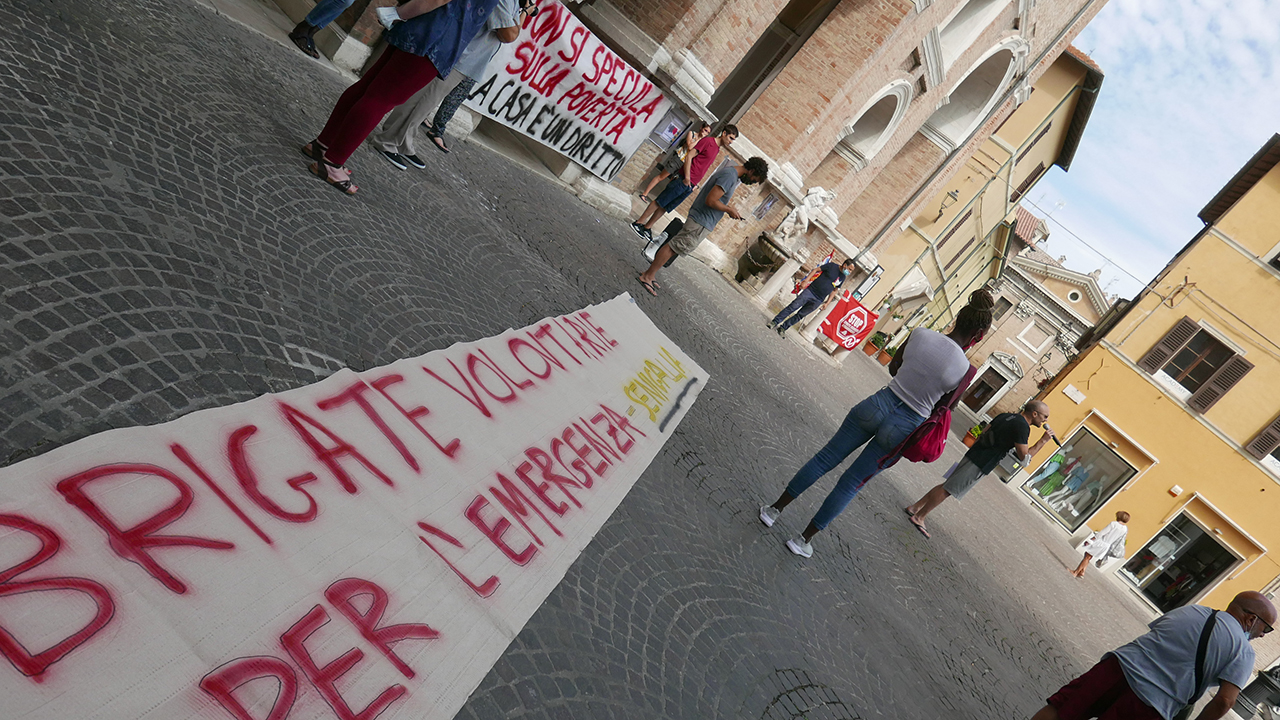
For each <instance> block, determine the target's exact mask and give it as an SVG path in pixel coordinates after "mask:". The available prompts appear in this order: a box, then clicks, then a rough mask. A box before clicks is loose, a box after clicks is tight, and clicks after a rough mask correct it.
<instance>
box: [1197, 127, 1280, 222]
mask: <svg viewBox="0 0 1280 720" xmlns="http://www.w3.org/2000/svg"><path fill="white" fill-rule="evenodd" d="M1277 163H1280V133H1276V134H1275V135H1272V136H1271V139H1270V140H1268V141H1267V142H1266V144H1264V145H1263V146H1262V149H1260V150H1258V152H1256V153H1254V154H1253V157H1251V158H1249V162H1247V163H1245V164H1244V167H1242V168H1240V171H1239V172H1237V173H1236V174H1235V176H1234V177H1232V178H1231V180H1229V181H1228V182H1227V184H1226V185H1224V186H1223V187H1222V189H1221V190H1219V191H1218V194H1217V195H1214V196H1213V199H1212V200H1210V201H1209V204H1208V205H1205V206H1204V209H1203V210H1201V211H1200V215H1199V217H1200V220H1201V221H1203V222H1204V224H1206V225H1212V224H1214V223H1215V222H1217V221H1218V218H1220V217H1222V215H1223V214H1224V213H1226V212H1227V210H1230V209H1231V206H1232V205H1235V204H1236V201H1238V200H1239V199H1240V198H1241V197H1243V196H1244V194H1245V193H1247V192H1249V190H1251V189H1252V188H1253V186H1254V185H1256V184H1258V181H1259V180H1261V179H1262V177H1263V176H1264V175H1266V174H1267V173H1269V172H1271V168H1273V167H1275V166H1276V164H1277Z"/></svg>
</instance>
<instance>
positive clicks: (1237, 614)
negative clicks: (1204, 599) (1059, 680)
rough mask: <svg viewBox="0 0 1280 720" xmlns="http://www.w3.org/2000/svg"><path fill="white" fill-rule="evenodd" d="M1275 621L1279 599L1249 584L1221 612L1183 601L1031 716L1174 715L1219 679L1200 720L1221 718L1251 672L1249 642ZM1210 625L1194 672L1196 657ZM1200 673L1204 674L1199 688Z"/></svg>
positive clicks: (1108, 718) (1061, 719)
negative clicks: (1214, 692)
mask: <svg viewBox="0 0 1280 720" xmlns="http://www.w3.org/2000/svg"><path fill="white" fill-rule="evenodd" d="M1211 617H1212V620H1210V618H1211ZM1275 623H1276V607H1275V605H1273V604H1271V601H1270V600H1268V599H1267V598H1266V596H1265V595H1263V594H1262V593H1259V592H1253V591H1252V590H1250V591H1246V592H1242V593H1240V594H1239V595H1236V596H1235V598H1233V599H1232V600H1231V604H1230V605H1228V606H1227V609H1226V610H1225V611H1223V612H1215V611H1213V610H1210V609H1209V608H1207V607H1202V606H1200V605H1188V606H1186V607H1180V608H1178V609H1177V610H1174V611H1172V612H1169V613H1166V614H1165V615H1164V616H1163V617H1160V618H1156V619H1155V620H1154V621H1152V623H1151V624H1150V625H1148V627H1150V628H1151V631H1150V632H1148V633H1147V634H1146V635H1143V636H1142V637H1140V638H1138V639H1137V640H1134V641H1133V642H1131V643H1129V644H1128V645H1123V646H1121V647H1120V648H1117V649H1116V650H1115V651H1113V652H1109V653H1107V654H1106V655H1104V656H1102V660H1101V661H1099V662H1098V664H1097V665H1094V666H1093V668H1092V669H1090V670H1089V671H1088V672H1086V673H1085V674H1084V675H1081V676H1080V677H1078V678H1076V679H1075V680H1072V681H1071V682H1069V683H1067V684H1066V685H1064V686H1063V687H1062V688H1061V689H1060V690H1058V692H1056V693H1054V694H1053V695H1052V696H1051V697H1050V698H1049V704H1048V705H1046V706H1045V707H1044V708H1043V709H1041V710H1040V712H1038V713H1036V714H1035V715H1034V716H1032V719H1031V720H1077V719H1080V720H1084V719H1085V718H1095V717H1096V718H1102V720H1171V718H1173V717H1174V716H1175V715H1177V714H1178V712H1179V711H1180V710H1181V709H1182V708H1183V706H1185V705H1190V704H1191V703H1193V702H1195V701H1196V700H1198V699H1199V698H1200V695H1201V694H1203V693H1204V691H1205V688H1206V687H1207V686H1209V685H1213V684H1215V683H1217V684H1218V686H1219V687H1218V694H1217V695H1214V697H1213V699H1212V700H1210V701H1209V704H1208V705H1207V706H1205V708H1204V710H1202V711H1201V712H1200V714H1199V715H1197V716H1196V717H1195V720H1218V718H1221V717H1222V716H1224V715H1226V714H1227V711H1228V710H1230V709H1231V706H1232V705H1234V704H1235V701H1236V696H1238V695H1239V694H1240V688H1242V687H1244V685H1245V684H1246V683H1248V682H1249V676H1250V675H1252V674H1253V661H1254V654H1253V648H1252V647H1250V646H1249V641H1250V640H1256V639H1258V638H1260V637H1262V636H1263V635H1266V634H1267V633H1269V632H1271V630H1272V628H1273V626H1274V625H1275ZM1209 627H1212V630H1211V631H1210V634H1209V636H1208V645H1207V648H1206V652H1205V654H1204V661H1203V664H1202V666H1201V668H1200V670H1199V672H1197V668H1196V656H1197V655H1198V654H1199V653H1198V650H1199V647H1200V643H1201V638H1202V637H1203V633H1204V632H1205V631H1206V629H1207V628H1209ZM1198 675H1199V676H1202V677H1203V679H1202V680H1201V682H1200V686H1199V687H1197V686H1196V680H1197V676H1198Z"/></svg>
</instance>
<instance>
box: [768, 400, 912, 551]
mask: <svg viewBox="0 0 1280 720" xmlns="http://www.w3.org/2000/svg"><path fill="white" fill-rule="evenodd" d="M923 422H924V418H923V417H920V415H919V414H918V413H916V411H915V410H912V409H911V408H909V407H907V405H906V404H905V403H903V402H902V401H901V400H899V399H898V396H897V395H894V394H893V391H892V390H890V389H889V388H884V389H883V390H881V391H880V392H878V393H876V394H874V395H872V396H871V397H869V398H867V399H866V400H863V401H862V402H860V403H858V404H857V405H854V406H853V409H852V410H850V411H849V414H848V415H846V416H845V418H844V422H843V423H841V424H840V429H839V430H837V431H836V434H835V435H833V436H831V439H830V440H828V441H827V444H826V445H825V446H823V448H822V449H821V450H819V451H818V454H817V455H814V456H813V458H812V459H810V460H809V462H807V463H805V464H804V467H802V468H800V471H799V472H797V473H796V476H795V477H793V478H791V482H790V483H789V484H788V485H787V494H788V495H790V496H792V497H799V496H800V493H802V492H804V491H805V490H808V489H809V486H811V485H813V484H814V483H815V482H817V481H818V478H820V477H822V476H823V475H826V474H827V473H829V472H831V470H832V469H833V468H835V466H837V465H839V464H840V463H841V462H844V459H845V458H847V457H849V456H850V455H852V454H853V451H854V450H857V449H858V448H860V447H862V446H863V445H866V446H867V447H866V449H865V450H863V451H862V452H861V453H860V454H859V455H858V458H857V459H856V460H854V461H853V464H852V465H850V466H849V469H848V470H845V471H844V474H843V475H841V476H840V479H839V480H838V481H837V482H836V486H835V487H834V488H832V490H831V493H830V494H828V495H827V499H826V500H824V501H823V502H822V507H820V508H818V514H817V515H814V516H813V524H814V526H815V527H817V528H818V529H819V530H822V529H824V528H826V527H827V525H829V524H830V523H831V521H832V520H835V519H836V516H837V515H839V514H840V513H842V512H844V509H845V506H847V505H848V504H849V501H850V500H852V499H853V496H854V495H857V494H858V491H859V490H861V489H862V486H863V485H865V484H866V483H867V481H868V480H870V479H871V478H872V476H874V475H875V474H876V473H878V472H880V460H881V458H884V457H885V456H886V455H888V454H889V453H890V452H891V451H892V450H893V449H894V448H895V447H897V446H898V444H899V443H901V442H902V441H903V440H905V439H906V438H907V436H908V435H910V434H911V431H913V430H915V429H916V428H918V427H920V424H921V423H923ZM873 438H874V440H875V442H873V443H870V444H868V443H867V441H868V440H871V439H873Z"/></svg>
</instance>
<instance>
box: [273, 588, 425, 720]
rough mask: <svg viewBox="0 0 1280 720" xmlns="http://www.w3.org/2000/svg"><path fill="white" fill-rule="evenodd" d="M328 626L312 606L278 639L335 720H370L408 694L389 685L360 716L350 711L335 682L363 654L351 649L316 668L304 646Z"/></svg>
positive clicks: (318, 609)
mask: <svg viewBox="0 0 1280 720" xmlns="http://www.w3.org/2000/svg"><path fill="white" fill-rule="evenodd" d="M328 624H329V613H327V612H325V609H324V608H323V607H321V606H319V605H316V606H315V607H313V608H311V610H310V611H309V612H307V614H306V615H304V616H303V617H302V619H301V620H299V621H298V622H296V623H294V624H293V626H292V627H290V628H289V629H288V630H285V631H284V634H282V635H281V636H280V645H281V646H283V647H284V649H285V652H287V653H289V657H291V658H293V661H294V662H295V663H297V664H298V667H300V668H302V674H303V675H305V676H306V678H307V679H308V680H310V681H311V684H312V685H314V686H315V689H316V691H317V692H319V693H320V697H322V698H324V701H325V702H326V703H328V704H329V707H330V708H332V709H333V712H334V714H335V715H337V716H338V718H339V720H373V718H376V717H378V715H379V714H380V713H381V712H382V711H383V710H386V709H387V706H389V705H390V704H391V703H393V702H395V701H396V700H398V699H400V698H401V697H402V696H403V695H404V694H405V693H406V692H408V691H407V690H405V687H404V686H403V685H392V686H391V687H389V688H385V689H383V691H382V692H381V693H378V697H376V698H374V699H373V701H372V702H370V703H369V704H368V705H366V706H365V708H364V709H363V710H361V711H360V712H355V711H354V710H352V709H351V706H350V705H348V704H347V701H346V699H345V698H343V697H342V694H341V693H339V692H338V686H337V682H338V678H340V677H342V676H343V675H345V674H347V673H348V672H349V671H350V670H351V668H353V667H355V666H356V664H357V663H359V662H360V661H361V660H363V659H364V651H363V650H361V649H360V648H351V649H350V650H347V651H346V652H344V653H342V655H340V656H338V658H337V659H336V660H333V661H332V662H330V663H328V664H326V665H325V666H324V667H320V666H319V665H318V664H316V660H315V658H313V657H311V651H310V650H308V649H307V647H306V642H307V638H309V637H311V636H312V634H314V633H315V632H316V631H317V630H319V629H320V628H322V627H324V626H325V625H328Z"/></svg>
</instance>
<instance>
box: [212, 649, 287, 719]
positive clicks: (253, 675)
mask: <svg viewBox="0 0 1280 720" xmlns="http://www.w3.org/2000/svg"><path fill="white" fill-rule="evenodd" d="M259 678H275V680H276V682H277V683H279V685H280V688H279V690H277V691H276V699H275V701H273V702H272V703H271V710H270V711H268V712H267V716H266V718H264V720H285V718H287V717H289V711H290V710H292V709H293V702H294V701H295V700H297V699H298V675H297V673H295V672H294V671H293V667H292V666H291V665H289V663H287V662H285V661H283V660H281V659H280V658H275V657H271V656H270V655H256V656H253V657H245V658H237V659H235V660H232V661H231V662H229V663H225V664H223V665H219V666H218V667H217V668H215V669H214V670H213V672H211V673H209V674H208V675H205V676H204V677H203V678H201V679H200V689H201V690H203V691H205V693H207V694H208V695H209V696H210V697H212V698H213V699H214V700H215V701H217V703H218V704H219V705H221V706H222V708H223V709H224V710H226V711H227V712H229V713H231V717H233V718H235V719H236V720H256V718H254V717H253V716H252V715H250V714H249V709H248V708H246V707H245V706H244V703H242V702H240V699H239V698H237V697H236V694H235V693H236V689H237V688H239V687H240V686H241V685H244V684H245V683H247V682H249V681H251V680H257V679H259Z"/></svg>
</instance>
